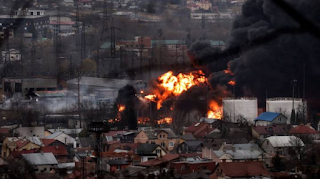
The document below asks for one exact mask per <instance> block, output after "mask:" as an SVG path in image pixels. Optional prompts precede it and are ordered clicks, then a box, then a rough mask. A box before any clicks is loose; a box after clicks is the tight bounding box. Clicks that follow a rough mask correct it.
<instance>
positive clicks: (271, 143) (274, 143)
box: [261, 136, 304, 156]
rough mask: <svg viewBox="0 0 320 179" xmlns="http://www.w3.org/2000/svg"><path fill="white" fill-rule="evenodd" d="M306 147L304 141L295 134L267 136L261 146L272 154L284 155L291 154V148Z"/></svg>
mask: <svg viewBox="0 0 320 179" xmlns="http://www.w3.org/2000/svg"><path fill="white" fill-rule="evenodd" d="M301 147H304V143H303V141H302V140H301V139H300V138H298V137H295V136H271V137H268V138H266V139H265V140H264V141H263V143H262V145H261V148H262V149H263V150H264V151H265V152H266V153H268V154H270V155H275V154H276V153H279V154H280V155H283V156H289V155H290V154H289V150H290V149H292V150H296V149H301Z"/></svg>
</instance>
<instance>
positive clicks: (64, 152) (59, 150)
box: [41, 145, 69, 156]
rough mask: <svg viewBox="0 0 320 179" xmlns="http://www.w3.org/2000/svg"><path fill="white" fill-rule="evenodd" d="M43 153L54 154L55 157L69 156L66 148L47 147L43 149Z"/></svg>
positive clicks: (61, 146)
mask: <svg viewBox="0 0 320 179" xmlns="http://www.w3.org/2000/svg"><path fill="white" fill-rule="evenodd" d="M41 151H42V152H43V153H52V154H53V155H54V156H61V155H69V154H68V151H67V149H66V147H65V146H63V145H60V146H45V147H42V148H41Z"/></svg>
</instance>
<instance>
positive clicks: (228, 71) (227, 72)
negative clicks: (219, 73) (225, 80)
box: [223, 68, 233, 75]
mask: <svg viewBox="0 0 320 179" xmlns="http://www.w3.org/2000/svg"><path fill="white" fill-rule="evenodd" d="M223 71H224V73H225V74H230V75H233V73H232V71H230V70H229V68H228V69H227V70H223Z"/></svg>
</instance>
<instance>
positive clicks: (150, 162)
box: [138, 154, 180, 167]
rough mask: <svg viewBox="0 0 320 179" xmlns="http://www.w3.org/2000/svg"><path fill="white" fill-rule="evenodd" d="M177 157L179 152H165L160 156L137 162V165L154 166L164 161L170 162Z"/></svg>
mask: <svg viewBox="0 0 320 179" xmlns="http://www.w3.org/2000/svg"><path fill="white" fill-rule="evenodd" d="M179 157H180V155H179V154H167V155H164V156H163V157H161V158H156V159H152V160H148V161H146V162H142V163H139V164H138V165H140V166H145V167H150V166H156V165H160V164H162V163H166V162H170V161H172V160H175V159H178V158H179Z"/></svg>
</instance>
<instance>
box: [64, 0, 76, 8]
mask: <svg viewBox="0 0 320 179" xmlns="http://www.w3.org/2000/svg"><path fill="white" fill-rule="evenodd" d="M61 5H63V6H65V7H73V6H74V1H73V0H63V1H62V2H61Z"/></svg>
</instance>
